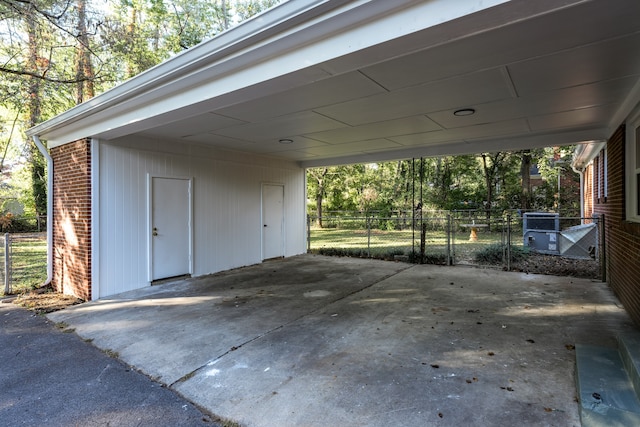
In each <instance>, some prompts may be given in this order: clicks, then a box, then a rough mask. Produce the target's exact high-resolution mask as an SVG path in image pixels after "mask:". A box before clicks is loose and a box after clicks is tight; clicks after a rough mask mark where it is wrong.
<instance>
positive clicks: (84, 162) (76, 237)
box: [51, 139, 91, 300]
mask: <svg viewBox="0 0 640 427" xmlns="http://www.w3.org/2000/svg"><path fill="white" fill-rule="evenodd" d="M51 157H52V158H53V281H52V282H53V286H54V287H55V288H56V290H57V291H59V292H64V293H65V294H71V295H75V296H77V297H78V298H82V299H84V300H90V299H91V141H90V140H89V139H82V140H79V141H76V142H72V143H69V144H65V145H62V146H60V147H55V148H52V149H51Z"/></svg>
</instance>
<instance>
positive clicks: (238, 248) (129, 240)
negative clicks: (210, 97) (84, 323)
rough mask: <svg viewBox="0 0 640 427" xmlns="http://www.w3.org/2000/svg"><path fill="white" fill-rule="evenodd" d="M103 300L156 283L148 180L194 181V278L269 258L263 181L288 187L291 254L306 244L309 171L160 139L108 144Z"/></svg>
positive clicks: (103, 161) (103, 178)
mask: <svg viewBox="0 0 640 427" xmlns="http://www.w3.org/2000/svg"><path fill="white" fill-rule="evenodd" d="M99 162H100V168H99V171H100V177H99V186H100V193H99V194H100V201H99V213H98V214H99V215H100V218H99V222H98V223H99V224H100V230H98V233H99V239H98V242H99V243H98V244H99V251H98V253H99V263H98V264H99V270H100V272H99V275H98V281H99V283H98V288H99V296H100V297H104V296H107V295H112V294H116V293H120V292H124V291H127V290H132V289H136V288H140V287H143V286H148V285H149V275H148V253H149V249H148V233H149V230H148V228H149V224H148V192H147V186H148V176H149V175H151V176H162V177H184V178H192V179H193V196H192V203H193V216H192V218H193V274H194V276H200V275H205V274H210V273H215V272H218V271H223V270H227V269H231V268H236V267H240V266H245V265H251V264H255V263H259V262H261V261H262V244H261V236H262V220H261V196H262V193H261V192H262V184H263V183H277V184H283V185H284V189H285V196H284V203H285V231H284V237H285V256H292V255H297V254H300V253H303V252H304V251H305V248H306V244H305V235H306V234H305V194H304V191H305V190H304V183H305V181H304V180H305V175H304V169H302V168H300V167H299V166H298V165H297V164H295V163H293V162H283V161H279V160H274V159H269V158H263V157H254V156H249V155H246V154H238V153H231V152H222V151H215V150H212V149H208V148H205V147H200V146H195V145H185V144H172V143H168V142H163V141H157V140H141V139H136V140H132V139H129V140H127V139H122V140H119V141H117V142H113V143H105V142H103V143H101V144H100V155H99Z"/></svg>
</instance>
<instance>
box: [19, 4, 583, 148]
mask: <svg viewBox="0 0 640 427" xmlns="http://www.w3.org/2000/svg"><path fill="white" fill-rule="evenodd" d="M510 1H511V2H514V3H515V4H516V9H517V10H515V11H512V12H513V15H510V16H506V17H505V16H503V17H500V18H497V19H494V21H495V22H494V21H492V22H491V23H490V25H492V26H498V25H504V24H506V23H508V22H512V21H513V20H514V19H515V20H517V19H521V18H522V17H523V16H527V15H528V14H529V12H531V10H530V9H529V5H528V4H527V3H531V2H524V1H514V0H456V1H455V2H452V1H450V0H432V1H416V0H394V1H374V0H359V1H347V0H324V1H321V0H315V1H309V0H290V1H289V2H287V3H284V4H282V5H281V6H279V7H276V8H274V9H272V10H271V11H270V12H269V13H265V14H263V15H260V16H259V19H255V20H250V21H248V22H247V23H245V24H241V25H239V26H238V27H236V28H234V29H232V30H229V31H227V32H225V33H223V34H221V35H220V36H218V37H215V38H214V39H211V40H210V41H207V42H204V43H202V44H200V45H198V46H196V47H194V48H192V49H190V50H188V51H185V52H184V53H182V54H181V55H178V56H176V57H174V58H172V59H170V60H168V61H166V62H165V63H163V64H160V65H158V66H156V67H154V68H152V69H150V70H148V71H147V72H145V73H142V74H140V75H139V76H137V77H134V78H133V79H131V80H129V81H127V82H125V83H124V84H122V85H120V86H118V87H116V88H114V89H112V90H110V91H108V92H105V93H104V94H102V95H99V96H97V97H95V98H93V99H92V100H90V101H88V102H86V103H84V104H81V105H79V106H77V107H75V108H73V109H71V110H69V111H67V112H66V113H63V114H61V115H59V116H57V117H54V118H53V119H51V120H49V121H46V122H44V123H42V124H40V125H38V126H36V127H34V128H32V129H30V130H29V131H28V133H29V134H30V135H39V136H40V137H41V138H44V139H47V141H48V143H49V147H53V146H56V145H61V144H65V143H68V142H70V141H74V140H77V139H80V138H84V137H96V136H101V135H105V134H107V133H108V134H109V137H115V136H120V135H124V134H126V133H131V131H130V130H129V131H126V130H124V128H127V127H128V128H130V129H131V128H135V127H136V126H138V128H136V129H135V130H141V129H143V128H144V126H145V125H144V122H145V121H147V120H151V119H153V118H154V117H158V116H160V115H162V114H166V113H167V112H171V111H177V110H180V109H184V108H188V107H190V106H194V105H197V104H199V103H204V102H206V101H210V100H212V99H216V98H218V97H222V96H223V95H231V94H233V93H234V92H238V91H240V90H242V89H245V88H247V87H250V86H252V85H256V84H259V83H262V82H265V81H269V80H272V79H275V78H277V77H280V76H283V75H287V74H291V73H295V72H296V71H300V70H304V69H309V68H311V67H313V66H315V65H318V64H322V63H323V62H326V61H329V60H331V59H334V58H338V57H341V56H344V55H348V54H350V53H353V52H356V51H359V50H362V49H366V48H368V47H371V46H374V45H377V44H380V43H384V42H386V41H389V40H393V39H396V38H399V37H403V36H406V35H408V34H411V33H414V32H417V31H421V30H424V29H427V28H431V27H434V26H436V25H439V24H442V23H445V22H448V21H451V20H454V19H457V18H461V17H464V16H466V15H469V14H473V13H476V12H479V11H482V10H484V9H487V8H490V7H494V6H497V5H500V4H503V3H509V2H510ZM571 2H572V1H571V0H565V2H564V3H571ZM574 2H575V1H574ZM533 3H536V2H533ZM541 3H547V2H546V1H543V2H541ZM551 3H554V2H551ZM558 3H563V2H562V1H560V2H558V1H557V0H556V1H555V4H558ZM539 4H540V3H538V5H539ZM545 7H546V6H545ZM518 11H520V12H522V15H520V14H518V13H516V12H518ZM500 19H503V20H504V21H500ZM327 75H328V74H327ZM242 96H246V95H242ZM242 100H244V98H238V99H233V96H231V97H228V98H227V99H225V100H223V102H224V103H225V104H221V105H216V108H218V107H223V106H225V105H229V104H232V103H235V102H240V101H242ZM194 114H195V113H194ZM120 128H123V131H124V132H120V133H119V132H118V129H120Z"/></svg>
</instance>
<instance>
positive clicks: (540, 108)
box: [428, 77, 637, 129]
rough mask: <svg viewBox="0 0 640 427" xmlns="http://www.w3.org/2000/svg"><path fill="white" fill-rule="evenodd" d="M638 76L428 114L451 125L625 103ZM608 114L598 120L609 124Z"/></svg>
mask: <svg viewBox="0 0 640 427" xmlns="http://www.w3.org/2000/svg"><path fill="white" fill-rule="evenodd" d="M636 81H637V78H635V77H626V78H623V79H616V80H609V81H606V82H598V83H592V84H587V85H580V86H574V87H571V88H565V89H560V90H557V91H553V92H544V93H535V94H531V95H530V96H526V97H519V98H511V99H505V100H500V101H496V102H490V103H487V104H480V105H476V106H474V109H475V111H476V112H475V114H473V115H470V116H462V117H458V116H455V115H454V114H453V112H454V110H446V111H437V112H434V113H429V114H428V116H429V118H430V119H432V120H433V121H434V122H435V123H437V124H438V125H440V126H442V127H444V128H447V129H451V128H456V127H463V126H471V125H477V124H483V123H490V122H492V121H494V120H495V118H496V117H501V118H502V119H503V120H509V119H516V118H526V117H530V116H542V115H546V114H551V113H564V112H568V111H572V110H581V109H584V108H590V107H595V106H598V105H600V104H604V105H611V104H619V103H621V102H622V101H623V100H624V99H625V97H626V96H627V95H628V94H629V92H630V91H631V90H632V88H633V85H634V84H635V83H636ZM607 120H608V117H604V116H602V117H600V120H599V121H598V124H599V125H600V126H606V125H607Z"/></svg>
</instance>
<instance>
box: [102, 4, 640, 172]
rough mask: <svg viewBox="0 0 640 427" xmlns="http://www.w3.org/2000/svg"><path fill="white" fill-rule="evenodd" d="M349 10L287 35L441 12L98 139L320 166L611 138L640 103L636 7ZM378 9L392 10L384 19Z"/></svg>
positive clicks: (639, 12)
mask: <svg viewBox="0 0 640 427" xmlns="http://www.w3.org/2000/svg"><path fill="white" fill-rule="evenodd" d="M289 3H291V4H296V3H302V2H301V1H299V0H292V1H291V2H289ZM307 3H308V2H307ZM316 3H323V2H316ZM338 3H339V4H340V5H342V6H340V7H341V8H342V9H340V8H335V9H331V8H330V7H328V6H326V5H325V8H326V11H325V12H323V13H324V16H323V17H322V22H319V18H318V17H317V16H316V17H315V18H314V19H316V21H318V22H317V23H315V24H313V25H311V24H309V23H306V24H305V25H306V26H305V27H304V28H302V27H300V23H297V24H296V25H297V27H296V28H297V29H296V28H294V27H290V28H289V31H292V32H295V31H298V32H299V34H298V36H300V37H304V36H305V35H307V36H308V34H310V32H311V31H313V30H315V31H316V32H318V31H325V32H328V31H330V30H331V29H332V28H333V29H334V30H333V32H332V33H329V34H324V35H316V36H315V37H317V38H318V39H319V40H322V39H323V37H322V36H324V39H326V38H327V37H329V36H332V37H337V36H336V35H335V34H336V33H340V34H341V35H342V36H344V37H351V32H352V31H355V30H356V29H357V28H354V26H356V27H358V28H361V29H362V28H367V29H368V31H375V30H376V27H375V25H373V24H372V22H373V23H378V24H382V23H383V22H384V20H385V19H386V20H387V21H388V24H389V25H390V26H391V25H396V24H397V22H398V21H397V20H398V19H404V25H406V26H417V24H414V23H413V22H407V20H408V19H409V18H408V17H410V16H412V15H411V14H413V16H414V18H415V19H416V20H417V21H420V20H421V19H423V16H420V15H417V16H416V14H417V13H418V9H415V10H412V8H417V7H418V6H416V4H420V5H421V6H420V7H422V8H423V9H422V10H427V9H425V8H427V7H436V6H438V7H439V9H433V10H436V11H440V12H439V13H442V14H443V16H442V19H440V20H439V22H436V23H435V24H434V25H430V24H429V25H424V26H423V27H424V28H420V29H418V30H416V31H405V32H404V34H402V35H401V36H397V37H391V36H390V38H389V39H388V40H384V41H381V42H376V43H375V44H373V45H370V46H365V47H363V48H362V49H358V48H351V49H349V50H348V51H345V49H343V48H342V46H343V45H338V44H337V43H339V42H340V40H339V39H336V40H335V41H334V42H335V43H336V44H334V46H336V49H335V52H336V54H335V55H327V53H326V49H325V50H322V51H321V50H318V51H317V52H318V55H317V56H318V58H320V59H318V60H317V61H316V62H315V63H314V60H315V59H316V58H315V57H313V56H311V55H313V53H312V52H313V51H312V50H305V49H310V47H304V48H300V50H297V52H304V53H305V54H306V55H309V58H310V59H309V60H308V62H309V63H310V64H311V65H310V66H308V67H299V68H298V69H295V70H286V71H287V72H286V73H285V74H283V75H276V74H274V75H272V76H268V78H265V79H264V80H263V81H260V82H255V83H252V84H251V85H249V86H247V87H243V88H239V89H238V90H234V91H233V92H229V93H226V94H223V95H220V96H213V97H211V98H209V99H205V100H202V101H199V102H198V103H192V104H190V105H185V106H183V107H180V108H176V109H175V110H172V111H167V112H166V113H164V114H157V115H155V116H154V117H147V118H144V119H142V120H140V121H137V122H136V123H137V124H136V126H129V127H117V126H116V127H110V128H109V129H102V130H100V129H98V131H97V132H96V133H95V134H94V135H93V136H97V137H101V138H117V137H120V136H124V135H127V134H129V135H130V134H139V135H141V136H144V137H150V138H164V139H167V138H168V139H171V140H172V141H174V142H175V143H182V142H191V143H198V144H204V145H209V146H215V147H220V148H224V149H232V150H238V151H245V152H252V153H260V154H264V155H268V156H273V157H280V158H285V159H290V160H295V161H298V162H300V163H301V164H302V165H303V166H318V165H328V164H340V163H352V162H368V161H378V160H390V159H398V158H410V157H419V156H434V155H443V154H459V153H477V152H482V151H492V150H499V149H501V150H506V149H522V148H532V147H539V146H549V145H555V144H570V143H578V142H586V141H593V140H603V139H606V138H607V137H608V136H610V134H611V133H612V130H613V129H614V128H615V127H616V126H618V125H619V124H620V123H621V122H622V121H623V120H624V117H625V114H626V113H628V110H629V109H630V108H631V106H632V105H635V103H636V102H637V99H638V93H639V85H638V82H639V78H640V1H638V0H594V1H569V0H565V1H561V0H556V1H551V0H540V1H535V2H532V1H531V0H514V1H508V2H501V1H494V2H484V3H485V4H486V3H492V4H493V5H492V6H491V7H489V8H485V9H482V8H481V6H479V5H481V4H483V2H480V1H475V2H473V1H466V0H465V1H462V0H460V3H458V4H459V5H463V4H464V5H465V7H467V9H465V10H464V11H463V12H462V13H459V16H455V17H454V18H453V19H450V20H447V16H448V15H447V14H449V15H450V14H451V13H453V12H451V13H449V12H450V11H449V10H448V8H451V7H452V6H451V5H452V3H454V2H451V1H447V2H442V1H432V2H429V1H423V2H415V1H413V2H412V1H404V0H398V1H397V3H394V2H366V1H361V2H355V1H351V2H349V1H334V4H338ZM356 3H357V4H358V5H356ZM375 3H386V4H387V7H388V8H389V9H390V10H388V11H386V12H385V13H386V15H384V16H380V15H381V13H382V12H384V11H382V10H379V9H380V8H381V7H382V6H380V4H378V5H377V6H375V7H377V8H378V9H377V10H375V11H374V9H373V8H374V4H375ZM447 3H449V6H447V5H446V4H447ZM455 3H457V1H456V2H455ZM390 4H391V5H393V4H395V5H402V7H398V6H397V7H396V8H395V9H394V8H391V7H390V6H389V5H390ZM284 6H286V3H285V5H283V6H282V7H284ZM347 6H349V7H347ZM288 7H292V5H289V6H288ZM461 7H462V6H461ZM391 9H394V10H391ZM467 11H469V12H467ZM374 12H375V13H377V14H378V16H375V13H374ZM270 13H275V12H270ZM355 13H359V14H360V16H361V18H359V19H360V22H356V21H357V20H356V19H355V18H354V16H356V15H355ZM367 13H368V14H369V15H366V14H367ZM403 14H404V15H403ZM329 15H331V16H329ZM270 16H271V15H270V14H269V13H267V14H265V15H263V19H265V20H266V19H269V17H270ZM362 16H364V18H362ZM288 19H291V18H288ZM301 19H302V18H298V20H299V21H300V20H301ZM331 20H333V22H332V21H331ZM365 20H367V21H366V22H364V21H365ZM435 20H436V21H438V19H435ZM329 22H332V26H328V25H329V24H328V23H329ZM323 25H324V26H323ZM349 26H350V27H349ZM347 27H349V28H347ZM369 27H370V28H369ZM418 27H419V26H418ZM337 28H339V30H340V31H338V30H337ZM230 33H231V32H230ZM354 34H355V33H354ZM372 34H374V33H372ZM353 37H354V44H355V43H357V40H358V39H357V37H356V35H353ZM282 39H283V38H281V40H280V42H282ZM213 41H215V39H214V40H213ZM341 41H342V42H343V43H344V42H345V39H344V38H343V39H342V40H341ZM315 42H317V40H316V41H315ZM315 42H314V43H315ZM347 42H348V41H347ZM307 45H308V46H312V43H311V41H309V42H307ZM337 46H340V48H337ZM264 48H265V49H268V45H265V47H264ZM317 49H320V47H318V48H317ZM345 52H346V53H345ZM280 59H281V60H282V61H285V60H290V57H289V56H287V55H281V57H280ZM283 68H286V66H285V64H284V63H283ZM209 78H210V79H211V77H209ZM134 80H135V79H134ZM249 81H250V80H249ZM458 110H464V111H462V112H461V113H458V114H461V115H458V114H456V111H458ZM464 113H471V114H468V115H464Z"/></svg>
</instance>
